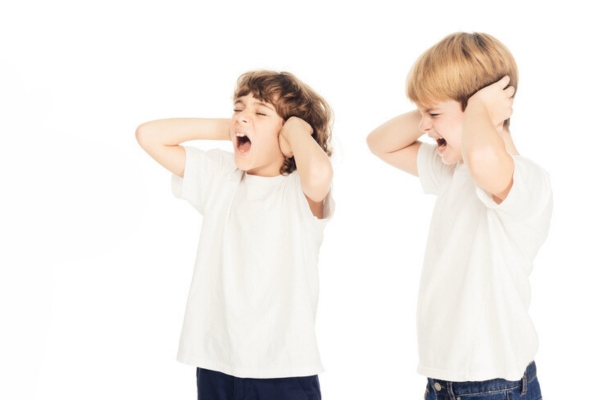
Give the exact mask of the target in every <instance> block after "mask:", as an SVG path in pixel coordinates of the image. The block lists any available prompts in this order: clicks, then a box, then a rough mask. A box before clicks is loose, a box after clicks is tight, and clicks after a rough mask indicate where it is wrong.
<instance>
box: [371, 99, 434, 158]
mask: <svg viewBox="0 0 600 400" xmlns="http://www.w3.org/2000/svg"><path fill="white" fill-rule="evenodd" d="M420 122H421V114H420V113H419V111H417V110H414V111H411V112H408V113H405V114H402V115H399V116H397V117H395V118H392V119H391V120H389V121H387V122H385V123H384V124H382V125H381V126H379V127H377V128H376V129H375V130H374V131H373V132H371V133H370V134H369V136H368V137H367V144H368V145H369V149H370V150H371V152H372V153H373V154H375V155H377V156H380V155H381V154H387V153H393V152H395V151H398V150H402V149H403V148H405V147H407V146H410V145H411V144H413V143H414V142H415V141H416V140H417V139H418V138H419V137H421V136H422V135H423V132H421V131H420V130H419V123H420Z"/></svg>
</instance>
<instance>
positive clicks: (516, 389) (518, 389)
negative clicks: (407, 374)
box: [425, 362, 542, 400]
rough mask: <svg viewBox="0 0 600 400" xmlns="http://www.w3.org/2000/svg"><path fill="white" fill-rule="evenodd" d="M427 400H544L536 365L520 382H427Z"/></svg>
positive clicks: (532, 364) (530, 367) (526, 371)
mask: <svg viewBox="0 0 600 400" xmlns="http://www.w3.org/2000/svg"><path fill="white" fill-rule="evenodd" d="M425 400H542V392H541V391H540V384H539V382H538V379H537V372H536V369H535V363H534V362H532V363H531V364H529V366H528V367H527V369H526V370H525V374H524V375H523V379H521V380H519V381H507V380H504V379H490V380H489V381H480V382H448V381H442V380H439V379H431V378H429V379H428V380H427V389H426V390H425Z"/></svg>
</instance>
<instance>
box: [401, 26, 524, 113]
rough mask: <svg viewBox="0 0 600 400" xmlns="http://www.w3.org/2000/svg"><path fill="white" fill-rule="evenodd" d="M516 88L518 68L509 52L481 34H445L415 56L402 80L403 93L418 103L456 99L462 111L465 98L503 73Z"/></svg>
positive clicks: (465, 104) (466, 100)
mask: <svg viewBox="0 0 600 400" xmlns="http://www.w3.org/2000/svg"><path fill="white" fill-rule="evenodd" d="M505 75H508V76H510V85H511V86H513V87H514V88H515V91H516V89H517V86H518V83H519V71H518V69H517V63H516V62H515V59H514V58H513V56H512V54H511V53H510V51H509V50H508V48H506V46H504V45H503V44H502V43H501V42H500V41H499V40H498V39H496V38H494V37H493V36H491V35H488V34H485V33H465V32H457V33H453V34H451V35H448V36H446V37H445V38H444V39H442V40H441V41H440V42H439V43H437V44H436V45H434V46H433V47H431V48H430V49H429V50H427V51H426V52H425V53H423V54H422V55H421V57H419V59H418V60H417V61H416V62H415V64H414V65H413V67H412V69H411V71H410V72H409V74H408V77H407V80H406V94H407V96H408V98H409V99H410V100H412V101H413V102H414V103H415V104H417V105H419V106H423V107H426V108H429V107H431V106H432V105H433V103H435V102H436V101H446V100H456V101H458V102H459V103H460V104H461V106H462V110H463V111H464V110H465V108H466V107H467V102H468V100H469V98H470V97H471V96H472V95H474V94H475V92H477V91H478V90H479V89H481V88H484V87H486V86H488V85H490V84H492V83H494V82H496V81H498V80H500V79H501V78H502V77H503V76H505Z"/></svg>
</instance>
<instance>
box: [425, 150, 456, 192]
mask: <svg viewBox="0 0 600 400" xmlns="http://www.w3.org/2000/svg"><path fill="white" fill-rule="evenodd" d="M452 171H453V166H451V165H447V164H444V162H443V161H442V159H441V157H440V156H439V155H438V154H437V146H434V145H432V144H429V143H422V144H421V146H420V147H419V151H418V153H417V173H418V174H419V179H420V181H421V185H422V186H423V191H424V192H425V193H427V194H435V195H437V194H438V193H439V190H440V186H441V184H442V182H444V181H445V180H446V179H448V178H451V177H452Z"/></svg>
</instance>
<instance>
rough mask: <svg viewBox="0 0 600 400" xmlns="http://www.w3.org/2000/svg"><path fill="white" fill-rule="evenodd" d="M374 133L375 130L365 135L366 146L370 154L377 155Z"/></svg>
mask: <svg viewBox="0 0 600 400" xmlns="http://www.w3.org/2000/svg"><path fill="white" fill-rule="evenodd" d="M376 132H377V131H376V130H375V131H373V132H371V133H369V135H367V146H368V147H369V150H370V151H371V153H373V154H375V155H378V154H379V151H378V149H377V139H376Z"/></svg>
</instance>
